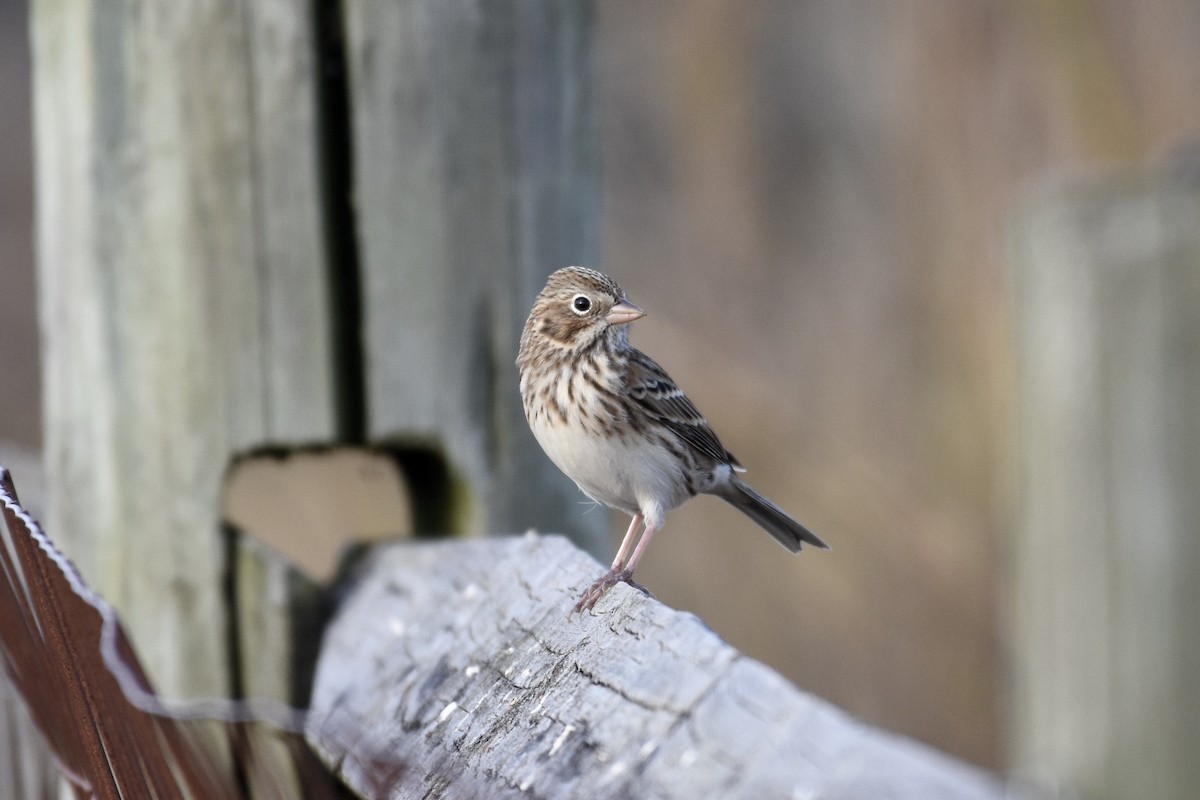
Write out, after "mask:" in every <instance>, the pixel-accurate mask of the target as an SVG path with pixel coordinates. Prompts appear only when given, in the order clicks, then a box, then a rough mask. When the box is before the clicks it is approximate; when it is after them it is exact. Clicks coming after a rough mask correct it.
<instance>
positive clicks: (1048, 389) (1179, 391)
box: [1011, 160, 1200, 800]
mask: <svg viewBox="0 0 1200 800" xmlns="http://www.w3.org/2000/svg"><path fill="white" fill-rule="evenodd" d="M1016 232H1017V236H1016V250H1015V256H1016V258H1015V269H1016V276H1015V286H1016V292H1015V309H1014V311H1015V316H1014V323H1015V326H1016V333H1017V340H1018V367H1019V380H1018V385H1019V387H1020V393H1019V405H1018V412H1019V428H1020V439H1019V445H1020V452H1019V461H1018V465H1019V477H1020V484H1019V488H1020V513H1019V515H1018V520H1017V522H1018V525H1017V539H1016V544H1015V551H1014V558H1013V566H1014V574H1013V584H1012V597H1013V603H1014V605H1013V622H1014V625H1013V644H1014V656H1015V667H1016V670H1015V685H1014V692H1013V701H1014V706H1013V715H1012V721H1013V727H1012V731H1011V735H1012V751H1013V756H1014V759H1015V763H1016V766H1017V768H1018V770H1019V771H1021V772H1024V773H1026V774H1028V775H1029V776H1030V777H1032V778H1033V779H1034V780H1040V781H1042V782H1045V783H1047V784H1049V785H1053V786H1059V787H1063V788H1064V789H1066V790H1068V791H1074V792H1078V793H1079V794H1080V796H1082V797H1089V798H1120V797H1156V798H1179V800H1183V798H1190V797H1194V796H1195V792H1196V787H1197V786H1200V762H1197V760H1196V752H1197V751H1198V750H1200V689H1198V688H1197V684H1196V677H1197V676H1198V675H1200V639H1198V638H1197V636H1196V620H1197V619H1198V618H1200V581H1197V579H1196V576H1197V574H1200V536H1198V535H1197V534H1198V533H1200V491H1197V487H1198V479H1200V169H1198V166H1197V163H1196V161H1195V160H1192V161H1190V162H1185V161H1179V162H1176V163H1173V164H1169V165H1166V166H1163V167H1156V168H1153V169H1146V170H1141V171H1132V170H1131V171H1127V172H1124V173H1119V174H1115V175H1110V176H1105V177H1097V178H1092V179H1088V180H1082V181H1077V182H1073V183H1069V184H1062V185H1057V186H1054V187H1050V188H1048V189H1046V190H1045V191H1043V193H1042V194H1041V195H1040V196H1039V197H1038V198H1036V200H1035V202H1032V203H1031V204H1030V205H1029V206H1028V208H1026V209H1025V211H1024V213H1023V214H1022V216H1021V218H1020V220H1019V224H1018V226H1017V231H1016Z"/></svg>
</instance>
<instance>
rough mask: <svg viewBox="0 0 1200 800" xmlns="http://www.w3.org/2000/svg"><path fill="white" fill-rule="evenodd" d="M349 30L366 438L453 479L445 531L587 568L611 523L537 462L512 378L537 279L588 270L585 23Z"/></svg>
mask: <svg viewBox="0 0 1200 800" xmlns="http://www.w3.org/2000/svg"><path fill="white" fill-rule="evenodd" d="M345 22H346V24H345V28H346V35H347V47H346V51H347V62H348V69H349V74H350V80H351V107H352V110H353V130H354V153H355V173H354V183H355V189H356V201H357V202H356V209H357V214H358V224H359V228H358V233H359V241H360V247H361V253H362V273H363V276H362V284H363V316H364V336H365V362H366V376H367V387H366V395H367V417H368V421H367V428H368V436H369V438H370V439H371V440H373V441H376V442H394V443H396V444H398V445H400V446H402V447H403V446H418V447H429V448H432V449H434V450H436V451H437V452H438V453H439V454H440V455H441V457H442V458H444V459H445V460H446V462H447V464H448V467H449V470H450V473H451V474H452V475H453V476H455V478H456V479H457V482H458V489H459V490H460V491H458V492H457V494H456V500H457V503H456V507H455V509H454V515H453V518H452V520H451V523H450V524H451V526H452V527H454V528H455V529H456V530H462V531H470V532H474V533H482V532H485V531H513V530H518V531H519V530H525V529H527V528H529V527H531V526H532V527H538V528H542V529H549V530H565V531H568V532H569V533H570V534H571V535H572V536H573V537H575V538H576V540H577V541H580V542H582V543H585V544H586V545H587V546H589V547H592V548H597V549H598V548H600V546H601V543H603V542H605V541H606V540H605V539H604V534H605V533H606V532H607V530H608V518H607V516H606V515H604V514H592V515H588V516H584V515H583V514H582V511H583V508H584V507H583V506H581V504H580V500H581V499H582V496H581V495H580V493H579V492H578V490H577V489H576V488H575V487H574V485H572V484H571V483H570V482H569V481H568V480H566V479H565V478H563V477H562V476H561V475H558V474H557V471H556V470H555V469H554V467H553V466H552V465H551V464H550V463H549V461H548V460H547V459H546V458H545V457H544V456H543V455H542V454H541V452H540V451H539V450H538V448H537V445H536V443H535V442H534V440H533V437H532V436H531V435H530V433H529V431H528V429H527V426H526V424H525V420H524V417H523V413H522V411H521V405H520V398H519V396H518V393H517V374H516V368H515V367H514V365H513V364H514V361H515V359H516V351H517V340H518V338H519V335H520V329H521V325H522V324H523V322H524V319H525V315H526V314H527V313H528V310H529V307H530V306H531V305H532V303H533V298H534V296H535V295H536V294H537V291H538V290H539V289H540V288H541V285H542V283H543V282H544V280H545V277H546V276H547V275H548V274H549V273H550V272H552V271H553V270H555V269H557V268H558V267H561V266H566V265H568V264H579V263H582V264H595V263H596V262H597V259H598V256H599V230H600V228H599V207H600V203H599V149H598V144H597V127H598V126H597V121H596V111H595V101H594V97H593V80H592V5H591V3H590V2H587V1H586V0H572V1H571V2H566V3H559V2H550V1H549V0H537V1H536V2H528V3H493V2H486V0H403V1H402V2H393V0H374V1H372V0H351V1H350V2H347V3H346V4H345ZM439 532H441V531H439Z"/></svg>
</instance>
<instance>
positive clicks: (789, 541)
mask: <svg viewBox="0 0 1200 800" xmlns="http://www.w3.org/2000/svg"><path fill="white" fill-rule="evenodd" d="M722 488H723V489H724V491H721V492H719V493H716V494H717V496H718V497H720V498H721V499H722V500H725V501H726V502H727V503H729V504H730V505H732V506H733V507H734V508H736V509H738V510H739V511H741V512H742V513H743V514H745V515H746V516H747V517H749V518H750V519H752V520H754V521H755V522H757V523H758V524H759V526H760V527H762V529H763V530H765V531H766V532H767V533H769V534H771V535H772V536H774V537H775V541H777V542H779V543H780V544H781V545H783V546H784V547H786V548H787V549H788V550H791V551H792V552H793V553H798V552H800V543H801V542H804V543H806V544H810V545H812V546H813V547H819V548H821V549H822V550H828V549H829V545H827V544H825V542H823V541H821V538H820V537H819V536H817V535H816V534H815V533H813V532H812V531H810V530H809V529H808V528H806V527H804V526H803V525H801V524H800V523H799V522H796V520H794V519H792V518H791V517H789V516H788V515H787V514H786V513H784V511H783V509H781V508H780V507H779V506H777V505H775V504H774V503H772V502H771V501H770V500H768V499H767V498H765V497H763V496H762V495H761V494H759V493H758V492H756V491H754V490H753V489H752V488H750V486H748V485H747V484H745V483H743V482H742V481H741V480H739V479H738V478H734V479H733V480H732V481H730V482H729V483H728V484H726V485H725V486H724V487H722Z"/></svg>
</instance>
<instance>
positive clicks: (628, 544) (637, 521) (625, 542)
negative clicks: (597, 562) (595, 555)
mask: <svg viewBox="0 0 1200 800" xmlns="http://www.w3.org/2000/svg"><path fill="white" fill-rule="evenodd" d="M641 524H642V515H641V514H634V515H633V521H632V522H630V523H629V530H627V531H625V538H624V539H622V540H621V549H620V550H618V551H617V557H616V558H614V559H613V563H612V568H613V571H618V572H619V571H620V569H621V567H623V566H624V565H625V559H627V558H629V551H630V550H632V549H633V543H634V542H635V541H636V540H637V536H636V534H637V529H638V528H639V527H640V526H641Z"/></svg>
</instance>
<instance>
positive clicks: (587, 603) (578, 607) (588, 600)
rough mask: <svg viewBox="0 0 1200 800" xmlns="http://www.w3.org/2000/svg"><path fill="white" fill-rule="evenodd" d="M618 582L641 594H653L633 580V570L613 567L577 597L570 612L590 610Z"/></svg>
mask: <svg viewBox="0 0 1200 800" xmlns="http://www.w3.org/2000/svg"><path fill="white" fill-rule="evenodd" d="M618 583H628V584H629V585H630V586H632V587H633V588H635V589H637V590H638V591H639V592H641V593H642V594H644V595H648V596H650V597H653V596H654V595H652V594H650V592H649V590H647V589H646V587H645V586H642V585H641V584H640V583H634V582H633V570H631V569H616V568H613V569H610V570H609V571H608V572H606V573H604V576H603V577H601V578H600V580H598V581H596V582H595V583H593V584H592V585H591V586H589V587H588V590H587V591H586V592H584V593H583V596H582V597H580V598H579V602H578V603H576V604H575V610H574V611H573V612H572V613H575V614H582V613H583V612H584V611H591V610H592V607H593V606H594V605H596V603H598V602H599V601H600V598H601V597H604V595H605V594H606V593H607V592H608V590H609V589H611V588H612V587H614V586H616V585H617V584H618Z"/></svg>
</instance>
